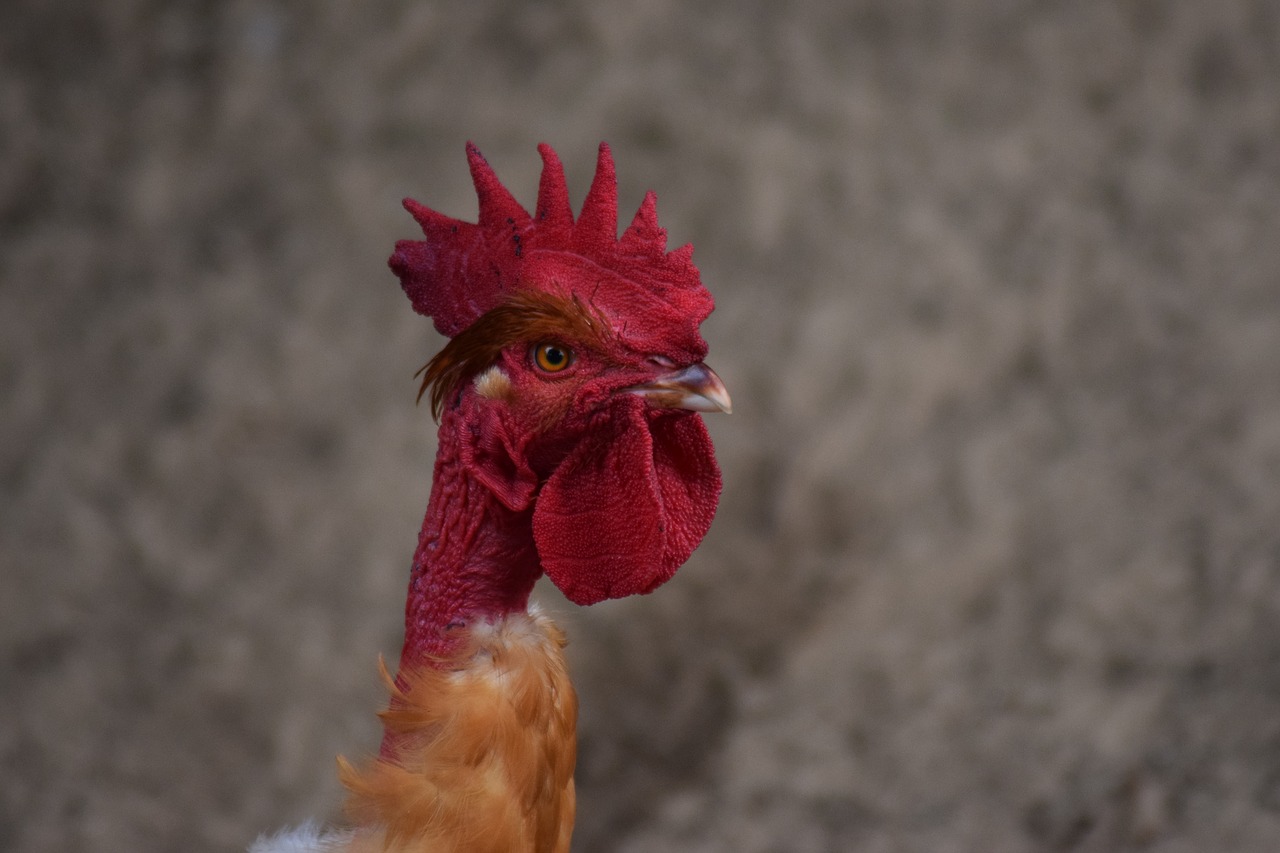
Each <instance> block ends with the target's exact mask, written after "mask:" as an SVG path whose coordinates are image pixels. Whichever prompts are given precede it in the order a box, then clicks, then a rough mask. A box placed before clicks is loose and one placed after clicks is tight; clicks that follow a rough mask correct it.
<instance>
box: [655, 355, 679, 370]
mask: <svg viewBox="0 0 1280 853" xmlns="http://www.w3.org/2000/svg"><path fill="white" fill-rule="evenodd" d="M649 363H650V364H653V365H656V366H658V367H661V368H662V369H663V370H674V369H675V366H676V363H675V362H674V361H672V360H671V359H669V358H667V357H666V356H665V355H651V356H649Z"/></svg>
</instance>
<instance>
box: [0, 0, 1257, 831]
mask: <svg viewBox="0 0 1280 853" xmlns="http://www.w3.org/2000/svg"><path fill="white" fill-rule="evenodd" d="M1278 8H1280V7H1277V6H1276V5H1275V4H1273V3H1270V2H1268V0H1257V2H1252V3H1250V2H1236V0H1217V1H1216V2H1212V3H1209V2H1191V1H1190V0H1188V2H1165V3H1161V2H1152V1H1150V0H1142V1H1141V2H1139V0H1125V2H1079V3H1062V2H1017V0H1006V1H1005V2H999V0H992V1H991V2H976V0H975V2H953V3H945V4H944V3H932V4H926V3H922V2H909V0H908V2H904V1H903V0H860V2H852V3H836V2H817V0H808V2H794V3H765V2H729V0H720V2H700V3H696V4H695V3H688V4H679V3H675V2H662V0H658V2H635V1H634V0H627V1H626V2H586V0H583V1H582V2H576V3H548V2H542V3H523V4H509V5H507V4H498V3H491V2H447V3H425V2H417V3H410V2H401V3H368V4H366V3H332V4H316V3H302V2H278V3H267V2H226V3H212V2H190V3H158V2H142V0H138V2H127V0H113V2H103V3H92V4H89V3H80V4H76V3H70V2H48V0H9V2H7V3H6V5H5V11H4V13H3V19H4V24H3V26H0V61H2V62H3V69H2V70H3V73H2V74H0V399H2V400H3V418H2V419H0V584H2V585H3V586H2V588H0V589H2V594H0V720H3V725H2V726H0V766H2V767H3V770H4V772H3V774H0V849H4V850H32V851H36V850H51V851H81V850H85V851H88V850H93V851H104V850H122V851H123V850H130V851H133V850H148V851H149V850H156V851H162V850H179V849H180V850H184V851H214V850H235V849H237V848H241V847H242V846H243V845H245V844H246V843H247V842H248V841H249V840H251V838H252V837H253V836H254V835H255V834H256V833H257V832H258V831H260V830H264V829H269V828H272V827H276V826H280V825H283V824H287V823H292V822H297V821H299V820H302V819H303V818H305V817H307V816H309V815H320V816H325V815H328V816H333V815H335V814H336V810H337V807H338V803H339V800H340V791H339V788H338V786H337V784H336V782H335V781H334V772H333V771H334V765H333V761H334V756H335V755H336V754H338V753H345V754H347V755H349V756H352V757H358V756H360V755H363V754H366V753H368V752H369V751H372V750H374V749H376V745H377V723H376V720H375V719H374V716H373V712H374V710H375V709H376V708H377V706H378V705H379V703H380V701H381V693H380V689H379V686H378V683H377V678H376V675H375V664H376V658H377V655H378V653H379V652H380V651H381V652H385V653H388V654H391V655H394V653H395V652H397V651H398V648H399V645H398V644H399V630H400V624H401V607H402V602H403V595H404V587H405V583H406V578H407V571H408V564H409V558H410V555H411V552H412V549H413V545H414V543H415V540H416V535H417V530H418V524H419V522H420V520H421V515H422V511H423V508H424V506H425V502H426V494H427V489H428V481H429V476H430V471H431V462H432V458H433V453H434V443H433V442H434V437H433V433H434V429H433V425H432V424H431V421H430V417H429V413H428V412H427V411H426V410H425V409H424V408H421V407H419V408H415V407H414V406H413V395H414V391H415V385H414V382H413V380H412V379H411V375H412V373H413V371H414V370H415V369H416V368H417V367H418V366H419V365H420V364H422V363H423V362H424V361H426V359H427V358H428V357H429V356H430V355H431V354H432V353H433V352H434V351H435V350H436V349H437V348H438V346H439V344H440V341H439V339H438V338H437V337H435V336H434V334H433V333H432V332H431V331H430V328H429V323H428V322H427V321H425V320H423V319H422V318H419V317H417V316H416V315H414V314H413V313H412V311H411V310H410V308H409V305H408V302H407V301H406V300H405V298H404V296H403V295H402V294H401V293H400V291H399V288H398V287H397V285H396V280H395V278H394V276H392V275H391V274H390V273H389V272H388V271H387V269H386V268H385V266H384V264H385V259H386V256H387V254H388V253H389V251H390V249H391V245H392V242H393V241H394V240H395V239H397V238H404V237H412V236H415V235H416V234H417V231H416V228H415V226H414V223H413V222H412V220H411V219H410V218H409V216H408V215H407V214H405V213H404V212H403V211H402V210H401V209H400V208H399V200H400V198H401V196H403V195H412V196H414V197H416V198H418V199H420V200H422V201H424V202H426V203H428V204H430V205H432V206H435V207H438V208H440V209H442V210H444V211H446V212H448V213H451V214H453V215H456V216H459V217H464V218H468V219H471V218H473V217H474V215H475V201H474V196H473V194H472V191H471V188H470V181H469V177H468V174H467V169H466V162H465V159H464V156H463V143H464V141H465V140H466V139H468V138H469V139H474V140H475V141H476V142H477V143H478V144H479V145H480V147H481V148H482V150H483V151H484V152H485V153H486V155H487V156H488V158H489V160H490V161H491V163H493V165H494V166H495V168H496V169H497V170H498V172H499V174H500V175H501V177H502V178H503V179H504V181H506V182H507V184H508V185H509V186H510V187H511V188H512V189H513V191H514V192H515V193H516V195H517V197H519V198H520V199H521V200H522V201H524V202H525V203H526V204H532V202H533V199H534V195H535V192H536V185H537V175H538V169H539V162H538V158H537V155H536V151H535V145H536V143H537V142H539V141H543V140H545V141H548V142H550V143H552V144H553V145H555V146H556V147H557V148H558V150H559V152H560V154H561V156H562V157H563V159H564V161H565V163H566V166H567V168H568V172H569V179H570V184H571V193H572V195H573V197H574V199H575V206H576V205H577V204H578V203H579V202H580V199H581V197H582V195H583V194H584V193H585V191H586V187H587V183H588V182H589V180H590V175H591V170H592V167H593V165H594V151H595V147H596V144H597V143H598V142H599V140H601V139H607V140H609V141H610V142H611V143H612V145H613V146H614V151H615V155H616V158H617V161H618V170H619V176H620V182H621V187H620V189H621V201H622V207H623V208H624V216H628V217H629V216H630V212H631V211H632V210H634V208H635V206H637V205H638V204H639V202H640V199H641V196H642V194H643V192H644V191H645V190H646V189H650V188H652V189H654V190H656V191H657V193H658V195H659V199H660V203H659V211H660V214H661V218H662V222H663V224H664V225H665V226H666V227H667V228H669V229H670V231H671V236H672V245H673V246H674V245H678V244H680V243H684V242H686V241H691V242H693V243H694V244H695V245H696V247H697V252H696V254H695V259H696V260H697V262H698V263H699V266H700V267H701V269H702V271H703V277H704V279H705V281H706V282H707V284H708V285H709V286H710V288H711V289H712V290H713V292H714V293H715V294H716V296H717V298H718V301H719V304H720V307H719V309H718V310H717V312H716V313H715V314H714V315H713V316H712V318H711V319H710V321H708V323H707V324H706V325H705V326H704V331H705V334H706V336H707V338H708V339H709V340H710V342H711V346H712V355H711V358H710V363H711V364H713V365H714V366H715V367H716V368H717V369H718V370H719V371H720V373H721V374H722V375H723V377H724V378H725V380H726V382H727V383H728V385H729V387H730V389H731V391H732V393H733V397H734V402H735V406H736V411H735V413H734V414H733V415H732V416H731V417H727V418H726V417H712V418H709V419H708V420H709V423H710V428H711V431H712V433H713V436H714V438H715V440H716V444H717V448H718V451H719V456H720V459H721V462H722V463H723V467H724V471H725V480H726V490H725V497H724V500H723V503H722V505H721V508H720V514H719V516H718V518H717V521H716V523H715V526H714V527H713V529H712V531H711V533H710V535H709V536H708V538H707V540H706V542H705V544H704V545H703V547H702V548H701V549H700V550H699V551H698V552H697V553H696V554H695V555H694V557H693V559H692V560H691V561H690V562H689V564H688V565H686V566H685V568H684V569H683V570H682V571H681V573H680V574H679V575H678V576H677V578H676V579H675V580H674V581H673V582H672V583H670V584H669V585H668V586H666V587H665V588H663V589H661V590H660V591H659V592H658V593H657V594H655V595H653V596H650V597H645V598H641V599H635V600H627V601H621V602H614V603H609V604H604V605H600V606H597V607H594V608H591V609H588V610H577V609H575V608H573V607H572V606H571V605H569V604H567V603H566V602H565V601H564V600H563V599H560V598H559V597H558V596H557V595H556V594H555V592H554V590H552V589H550V588H549V587H543V588H541V589H540V595H541V597H542V599H543V600H544V601H546V602H547V603H548V604H549V606H550V607H551V608H552V609H553V610H555V611H556V612H557V613H559V614H560V615H561V622H562V623H563V624H564V625H565V626H566V628H567V629H568V631H569V633H570V636H571V638H572V646H571V652H572V665H573V668H574V671H575V674H576V681H577V684H578V686H579V689H580V692H581V698H582V704H583V712H582V752H581V761H580V765H579V773H578V780H579V786H580V790H581V800H580V814H581V818H580V821H579V826H578V831H577V835H576V844H575V849H577V850H583V851H586V850H592V851H594V850H613V851H670V850H684V851H827V850H831V851H846V850H848V851H975V853H977V851H982V852H983V853H995V852H996V851H1058V850H1072V851H1111V850H1131V849H1139V848H1141V849H1143V850H1150V851H1160V853H1165V851H1216V850H1223V851H1227V850H1230V851H1274V850H1276V849H1280V657H1278V655H1277V653H1278V652H1280V623H1278V622H1277V614H1278V611H1280V530H1278V526H1280V525H1278V523H1277V522H1278V521H1280V376H1278V375H1277V374H1278V371H1277V360H1278V359H1280V282H1278V281H1277V270H1278V269H1280V201H1278V200H1277V199H1278V198H1280V56H1278V54H1280V12H1277V9H1278Z"/></svg>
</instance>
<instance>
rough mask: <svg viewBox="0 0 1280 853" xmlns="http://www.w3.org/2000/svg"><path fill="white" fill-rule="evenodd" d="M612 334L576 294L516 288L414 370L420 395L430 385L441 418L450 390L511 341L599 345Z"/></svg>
mask: <svg viewBox="0 0 1280 853" xmlns="http://www.w3.org/2000/svg"><path fill="white" fill-rule="evenodd" d="M612 334H613V330H612V328H611V327H610V326H609V324H608V323H607V322H605V320H604V318H603V317H601V316H600V314H599V313H597V312H596V311H595V309H593V308H592V307H590V306H589V305H587V304H586V303H585V302H583V301H582V300H581V299H579V298H578V297H577V296H572V297H566V296H560V295H558V294H555V293H546V292H543V291H540V290H522V291H517V292H515V293H512V294H511V295H510V296H508V297H507V299H506V301H504V302H503V303H502V304H500V305H498V306H497V307H496V308H492V309H490V310H489V311H487V312H485V314H484V315H482V316H481V317H480V318H479V319H478V320H476V321H475V322H474V323H472V324H471V325H470V326H468V327H467V328H466V329H463V330H462V331H461V332H459V333H458V334H457V335H456V336H455V337H454V338H453V339H452V340H450V341H449V343H448V344H446V345H445V348H444V349H442V350H440V352H438V353H436V355H435V357H434V358H432V359H431V361H429V362H427V363H426V364H425V365H423V367H422V368H421V369H420V370H419V371H418V372H417V373H415V374H414V376H415V377H418V376H421V377H422V387H421V388H419V389H418V400H419V401H421V400H422V397H423V395H424V394H426V393H427V392H428V391H430V392H431V414H432V416H433V417H434V418H436V419H437V420H439V418H440V413H441V412H443V411H444V402H445V400H446V399H447V398H448V397H449V395H450V394H451V393H452V392H453V391H455V390H456V389H457V388H458V387H459V386H460V385H461V384H462V383H463V382H465V381H467V380H468V379H470V378H471V377H473V376H476V375H477V374H479V373H480V372H481V371H483V370H484V369H485V368H487V367H489V366H490V365H492V364H493V363H494V362H496V361H497V360H498V356H499V355H500V354H501V353H502V351H503V350H504V349H506V348H507V347H509V346H511V345H512V344H518V343H526V344H529V345H530V346H532V345H533V344H536V343H539V342H543V341H554V342H557V343H563V344H570V345H578V346H587V347H594V348H600V347H602V346H604V345H605V344H606V343H607V342H608V341H609V339H610V338H611V337H612Z"/></svg>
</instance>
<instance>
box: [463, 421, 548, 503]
mask: <svg viewBox="0 0 1280 853" xmlns="http://www.w3.org/2000/svg"><path fill="white" fill-rule="evenodd" d="M467 408H468V409H469V411H468V412H467V413H466V415H465V423H466V426H465V427H464V429H463V430H462V446H461V449H460V450H461V456H462V463H463V465H464V466H465V467H466V469H467V470H468V471H469V472H470V473H471V474H472V475H473V476H475V478H476V479H477V480H479V481H480V482H481V483H482V484H483V485H484V486H485V487H486V488H487V489H489V491H491V492H493V494H494V497H496V498H497V499H498V500H499V501H501V502H502V505H503V506H505V507H506V508H507V509H509V510H512V511H513V512H521V511H523V510H526V509H528V508H529V506H530V504H532V503H533V496H534V493H535V492H536V491H537V489H538V475H537V474H535V473H534V471H533V469H532V468H530V467H529V463H528V462H526V461H525V452H524V447H523V446H522V445H521V443H520V442H519V441H518V439H516V438H515V436H516V435H517V434H518V433H517V432H516V431H515V430H513V429H511V425H510V424H509V423H508V422H507V419H506V418H505V417H504V416H503V415H504V413H505V411H506V408H505V406H503V405H502V404H500V403H498V404H495V403H491V402H489V401H487V400H479V399H476V398H472V399H471V400H470V401H469V405H467Z"/></svg>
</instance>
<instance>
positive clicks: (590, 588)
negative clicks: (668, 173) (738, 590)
mask: <svg viewBox="0 0 1280 853" xmlns="http://www.w3.org/2000/svg"><path fill="white" fill-rule="evenodd" d="M540 150H541V152H542V156H543V160H544V171H543V177H542V182H541V184H540V187H539V194H538V204H537V207H536V208H535V211H534V214H533V215H531V214H529V213H528V212H526V211H525V210H524V209H523V208H521V207H520V205H519V204H518V203H517V202H516V201H515V199H514V198H513V197H512V196H511V194H510V193H509V192H508V191H507V190H506V189H505V188H504V187H503V186H502V185H501V184H500V183H499V182H498V180H497V177H496V175H494V173H493V171H492V170H491V169H490V168H489V166H488V164H487V163H486V162H485V161H484V158H483V157H481V156H480V154H479V152H478V151H476V150H475V148H474V147H473V146H469V147H468V159H469V161H470V164H471V170H472V176H473V179H474V181H475V184H476V190H477V194H478V196H479V199H480V221H479V222H478V223H476V224H470V223H464V222H460V221H458V220H453V219H450V218H448V217H445V216H442V215H441V214H438V213H436V212H434V211H431V210H429V209H427V208H425V207H423V206H421V205H418V204H417V203H415V202H409V201H407V202H406V207H408V208H409V210H410V212H411V213H413V215H414V217H415V218H416V219H417V220H418V222H419V224H421V225H422V228H423V232H424V235H425V236H426V238H427V239H426V240H425V241H401V242H399V243H398V244H397V246H396V252H395V254H393V255H392V258H391V266H392V268H393V269H394V270H395V271H396V273H397V274H398V275H399V276H400V278H401V284H402V286H403V287H404V289H405V292H406V294H407V295H408V296H409V297H410V299H411V301H412V302H413V304H414V308H415V309H416V310H418V311H419V312H420V313H423V314H427V315H429V316H431V317H432V318H433V319H434V321H435V325H436V328H437V330H439V331H440V332H441V333H442V334H445V335H448V336H450V337H455V336H458V335H460V334H461V333H462V332H463V331H465V330H467V329H468V328H470V327H471V326H472V325H473V324H475V323H476V322H477V320H479V319H480V318H482V317H483V316H485V314H486V312H488V311H490V310H493V309H494V308H495V307H496V306H498V305H500V304H501V303H502V301H503V300H504V299H505V298H506V297H507V295H509V294H510V293H512V292H515V291H521V290H537V291H541V292H544V293H547V294H554V295H555V296H557V297H559V298H562V299H565V300H575V301H576V302H577V303H578V304H582V305H586V306H588V307H589V309H590V311H591V314H592V316H593V318H595V321H598V322H599V323H602V324H604V327H606V333H605V334H602V335H600V336H598V337H597V339H596V340H594V341H592V342H590V343H587V342H584V341H575V340H572V339H565V340H553V341H519V342H516V343H513V344H511V345H510V346H507V347H506V348H505V349H504V350H502V351H501V355H500V357H499V358H498V361H497V365H496V366H497V367H499V368H501V370H502V372H503V373H504V374H505V377H506V379H507V380H508V381H509V388H507V389H505V393H499V394H497V395H496V398H495V396H494V395H493V394H491V395H490V396H481V394H480V393H478V392H477V390H476V388H475V387H474V385H473V383H472V381H471V378H472V377H466V378H465V380H464V382H463V383H462V385H461V386H460V388H459V389H458V390H457V391H450V393H449V395H448V397H447V398H446V399H445V400H444V412H443V415H442V417H441V422H440V444H439V450H438V454H437V457H436V465H435V477H434V483H433V485H432V489H431V498H430V501H429V503H428V505H427V512H426V517H425V519H424V521H423V526H422V532H421V534H420V535H419V539H418V547H417V550H416V552H415V554H414V559H413V570H412V574H411V579H410V585H409V597H408V601H407V603H406V606H405V644H404V649H403V652H402V655H401V661H400V668H401V673H402V674H403V672H404V671H405V670H406V669H407V668H413V667H420V666H432V665H435V664H437V663H438V662H439V661H441V660H442V659H444V658H446V657H448V656H449V654H450V653H451V652H452V651H455V650H456V649H457V648H458V643H459V642H460V641H461V640H463V639H464V638H465V635H466V628H467V626H469V625H471V624H474V623H475V622H476V621H477V620H486V619H494V618H498V617H501V616H503V615H505V614H508V613H512V612H519V611H523V610H525V608H526V607H527V606H528V600H529V594H530V592H531V590H532V589H533V586H534V583H535V582H536V581H537V579H538V578H539V577H540V576H541V575H542V573H543V572H544V571H545V572H546V573H547V574H548V575H549V576H550V577H551V579H552V580H553V581H554V582H555V583H556V585H557V586H558V587H560V589H561V590H562V591H563V592H564V593H565V595H566V596H567V597H568V598H569V599H570V600H572V601H575V602H576V603H579V604H591V603H594V602H596V601H600V600H602V599H605V598H616V597H620V596H624V595H631V594H636V593H646V592H649V591H651V590H653V589H654V588H656V587H657V586H658V585H660V584H661V583H663V582H665V581H666V580H667V579H668V578H670V577H671V575H672V574H673V573H674V572H675V570H676V568H677V567H678V566H679V565H680V564H682V563H683V562H684V561H685V560H686V559H687V558H688V556H689V554H690V553H691V552H692V550H693V548H694V547H696V545H697V543H698V542H699V541H700V540H701V538H702V536H703V535H704V534H705V533H706V530H707V528H708V527H709V525H710V523H711V517H712V515H714V512H715V506H716V502H717V499H718V497H719V492H720V474H719V470H718V469H717V468H716V465H715V459H714V453H713V450H712V447H711V443H710V439H709V438H708V437H707V434H706V430H705V427H704V426H703V424H702V421H701V419H700V417H699V416H698V415H697V414H695V413H692V412H688V411H673V410H670V409H659V408H654V407H650V406H649V405H648V403H646V401H645V400H644V399H642V398H641V397H638V396H635V395H633V394H630V393H627V392H626V390H625V389H628V388H630V387H633V386H637V385H642V384H645V383H649V382H652V381H654V380H655V379H657V378H658V377H660V376H662V375H664V374H668V373H670V371H672V370H673V369H674V368H680V367H685V366H688V365H692V364H695V363H697V362H700V361H701V360H702V358H703V357H704V356H705V354H706V349H707V347H706V343H705V342H704V341H703V340H702V337H701V335H700V334H699V333H698V326H699V324H700V323H701V322H702V320H703V319H705V318H706V316H707V315H708V314H709V313H710V312H711V310H712V307H713V302H712V300H711V296H710V294H708V293H707V291H706V290H705V288H703V287H702V284H701V281H700V279H699V275H698V271H697V268H696V267H694V265H693V263H692V261H691V259H690V252H691V249H690V248H689V247H684V248H682V249H678V250H676V251H674V252H667V251H666V232H665V231H664V230H662V229H661V228H660V227H659V226H658V224H657V218H656V211H655V202H654V197H653V195H652V194H649V195H648V196H646V198H645V201H644V203H643V204H642V205H641V208H640V211H639V212H638V213H637V214H636V217H635V219H634V220H633V221H632V223H631V225H630V226H629V227H628V228H627V229H626V230H625V231H624V233H623V235H622V237H621V238H619V237H618V233H617V194H616V182H615V180H614V172H613V162H612V158H611V157H610V155H609V151H608V147H607V146H604V145H602V146H601V150H600V158H599V162H598V164H597V171H596V177H595V179H594V180H593V182H592V186H591V189H590V191H589V192H588V196H587V199H586V201H585V202H584V204H583V208H582V213H581V215H580V216H579V217H578V218H577V220H576V221H575V220H574V218H573V216H572V214H571V211H570V208H569V200H568V195H567V191H566V188H565V184H564V175H563V170H562V169H561V167H560V163H559V160H558V159H557V158H556V157H555V153H554V152H553V151H551V149H550V148H548V147H546V146H542V147H541V148H540ZM569 325H572V324H569ZM477 328H483V327H477ZM540 343H556V344H560V345H566V346H569V347H570V348H572V349H573V350H574V354H575V358H574V360H573V361H572V362H571V363H570V364H569V366H568V367H567V368H565V369H563V370H561V371H558V372H554V373H551V372H547V371H545V370H542V369H541V368H539V367H538V366H537V365H536V364H535V362H534V359H533V358H532V350H533V348H534V347H535V346H536V345H537V344H540ZM397 681H398V682H400V684H401V686H402V687H403V679H402V678H400V677H398V678H397ZM390 751H391V745H390V743H389V740H384V743H383V754H384V756H387V755H388V754H389V752H390Z"/></svg>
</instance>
